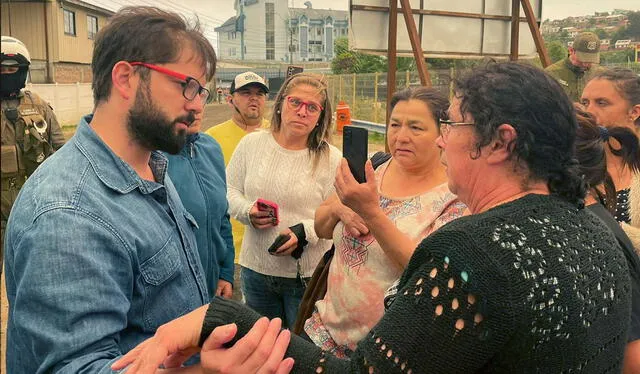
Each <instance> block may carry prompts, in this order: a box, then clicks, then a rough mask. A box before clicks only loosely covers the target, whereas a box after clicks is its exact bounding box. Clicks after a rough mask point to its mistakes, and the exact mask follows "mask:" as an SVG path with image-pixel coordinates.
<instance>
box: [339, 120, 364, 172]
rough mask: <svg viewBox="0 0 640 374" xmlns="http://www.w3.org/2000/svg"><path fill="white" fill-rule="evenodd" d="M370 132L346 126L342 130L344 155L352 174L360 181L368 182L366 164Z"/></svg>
mask: <svg viewBox="0 0 640 374" xmlns="http://www.w3.org/2000/svg"><path fill="white" fill-rule="evenodd" d="M368 146H369V131H367V129H363V128H361V127H354V126H345V127H344V129H343V130H342V154H343V155H344V158H346V159H347V162H348V163H349V169H351V174H353V177H354V178H355V179H356V180H357V181H358V183H364V182H365V181H366V178H365V173H364V164H365V163H366V162H367V153H368V152H367V149H368Z"/></svg>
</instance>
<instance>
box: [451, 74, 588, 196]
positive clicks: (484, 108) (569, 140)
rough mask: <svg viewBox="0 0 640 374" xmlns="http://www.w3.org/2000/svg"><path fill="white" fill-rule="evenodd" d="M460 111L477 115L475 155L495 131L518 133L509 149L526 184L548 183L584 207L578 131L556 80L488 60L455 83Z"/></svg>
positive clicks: (574, 118) (571, 105)
mask: <svg viewBox="0 0 640 374" xmlns="http://www.w3.org/2000/svg"><path fill="white" fill-rule="evenodd" d="M454 90H455V93H456V96H458V97H460V99H461V101H460V111H461V113H462V114H463V115H464V114H470V115H471V116H472V117H473V120H474V123H475V126H474V131H475V134H476V136H477V138H478V142H477V144H476V152H475V153H476V154H475V155H474V157H478V156H479V155H480V148H482V147H484V146H486V145H488V144H489V143H491V141H492V140H494V139H495V137H496V135H497V128H498V127H499V126H500V125H502V124H510V125H511V126H513V128H514V129H515V130H516V132H517V137H516V139H515V140H514V141H513V142H512V143H511V144H509V145H508V147H509V149H511V151H512V155H513V160H514V161H515V163H516V164H515V165H516V167H518V168H521V169H523V170H524V171H525V172H526V173H527V174H528V180H540V181H545V182H546V183H547V186H548V187H549V190H550V192H551V193H552V194H555V195H558V196H561V197H563V198H565V199H566V200H568V201H570V202H573V203H575V204H577V205H579V206H583V205H584V204H583V199H584V196H585V192H586V186H585V183H584V181H583V180H582V178H581V177H580V175H579V174H578V167H577V161H576V159H575V156H574V147H575V137H576V129H577V127H578V124H577V121H576V114H575V110H574V108H573V104H572V103H571V101H570V100H569V97H568V96H567V95H566V94H565V93H564V91H563V90H562V87H561V86H560V85H559V84H558V82H557V81H556V80H555V79H554V78H553V77H551V76H549V75H548V74H547V73H545V72H543V71H542V70H540V69H538V68H536V67H533V66H530V65H525V64H521V63H515V62H506V63H495V62H490V63H488V64H486V65H485V66H482V67H479V68H477V69H475V70H473V71H472V72H471V73H470V74H469V75H468V76H467V77H465V78H462V79H460V80H456V82H455V88H454Z"/></svg>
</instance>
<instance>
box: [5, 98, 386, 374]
mask: <svg viewBox="0 0 640 374" xmlns="http://www.w3.org/2000/svg"><path fill="white" fill-rule="evenodd" d="M267 112H268V113H267V118H270V113H271V111H270V109H269V110H268V111H267ZM232 113H233V108H231V107H229V106H228V105H226V104H210V105H208V106H207V108H206V109H205V115H204V118H203V124H202V131H205V130H207V129H208V128H209V127H212V126H215V125H217V124H218V123H221V122H224V121H226V120H228V119H229V118H231V115H232ZM63 130H64V132H65V136H66V137H67V139H69V138H70V137H71V136H72V135H73V133H74V132H75V128H73V127H65V128H64V129H63ZM378 138H379V137H378ZM370 139H371V138H370ZM331 143H332V144H333V145H334V146H336V147H337V148H338V149H340V150H342V138H341V136H340V135H339V134H334V135H333V137H332V140H331ZM382 150H384V145H383V144H381V142H380V140H376V141H373V142H372V141H370V142H369V152H377V151H382ZM1 281H2V287H1V293H2V295H1V301H0V317H1V318H2V319H1V328H0V340H1V342H2V350H1V354H2V357H1V359H0V374H2V373H6V362H5V361H6V360H5V358H6V345H5V344H6V332H7V314H8V311H9V307H8V302H7V295H6V290H5V282H4V272H2V280H1Z"/></svg>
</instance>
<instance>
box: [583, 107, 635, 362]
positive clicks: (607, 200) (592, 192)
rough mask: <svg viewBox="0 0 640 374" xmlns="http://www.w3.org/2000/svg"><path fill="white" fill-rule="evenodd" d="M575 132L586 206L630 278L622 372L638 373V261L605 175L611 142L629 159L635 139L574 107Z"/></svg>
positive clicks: (628, 132) (619, 155)
mask: <svg viewBox="0 0 640 374" xmlns="http://www.w3.org/2000/svg"><path fill="white" fill-rule="evenodd" d="M576 117H577V118H578V131H577V133H576V134H577V137H576V158H577V159H578V163H579V168H580V174H582V176H583V178H584V180H585V182H586V183H587V188H588V190H587V191H588V192H587V196H586V197H585V204H586V206H587V209H589V210H590V211H591V212H592V213H594V214H595V215H597V216H598V217H599V218H600V219H601V220H602V221H603V222H604V224H605V225H606V226H607V227H608V228H609V229H610V230H611V231H612V232H613V234H614V235H615V237H616V239H618V243H619V244H620V247H622V250H623V252H624V255H625V257H626V259H627V265H628V267H629V275H630V279H631V322H630V325H629V333H628V335H627V347H626V349H625V359H624V369H623V373H625V374H626V373H640V259H639V258H638V255H637V254H636V253H635V251H634V248H633V244H632V243H631V241H630V239H629V237H628V236H627V235H626V234H625V232H624V231H623V230H622V228H621V227H620V225H619V224H618V222H616V220H615V218H614V217H613V215H612V214H615V211H616V190H615V186H614V184H613V180H612V179H611V176H610V175H609V173H608V172H607V153H608V152H611V148H610V147H611V143H612V142H617V143H618V144H619V147H618V148H617V150H614V151H615V152H617V153H618V156H617V157H622V158H623V159H629V158H630V154H632V153H633V152H634V151H636V152H637V148H638V138H637V137H636V136H635V135H634V134H633V132H632V131H631V129H629V128H625V127H612V128H609V129H607V128H606V127H603V126H598V125H597V123H596V120H595V117H594V116H592V115H591V114H589V113H587V112H585V111H584V110H583V109H582V106H581V105H579V104H576Z"/></svg>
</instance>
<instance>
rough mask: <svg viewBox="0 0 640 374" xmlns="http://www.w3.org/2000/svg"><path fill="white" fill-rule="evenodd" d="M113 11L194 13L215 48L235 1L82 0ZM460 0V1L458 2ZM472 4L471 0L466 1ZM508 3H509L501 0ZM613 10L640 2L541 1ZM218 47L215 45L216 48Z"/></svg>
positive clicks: (550, 10)
mask: <svg viewBox="0 0 640 374" xmlns="http://www.w3.org/2000/svg"><path fill="white" fill-rule="evenodd" d="M84 1H87V2H89V3H93V4H96V5H98V6H102V7H105V8H109V9H112V10H117V9H118V8H119V7H121V6H123V5H136V4H137V5H156V6H160V7H163V8H168V9H171V10H174V11H179V12H182V13H184V14H187V15H192V14H194V13H196V14H197V15H198V17H199V19H200V22H201V23H202V24H204V26H205V30H206V34H207V37H208V38H209V39H210V40H211V41H212V42H213V44H214V46H216V43H215V39H216V35H215V32H214V31H213V29H214V28H215V27H217V26H220V24H222V23H223V22H224V21H226V20H227V19H229V17H232V16H234V15H235V10H234V9H233V4H234V0H84ZM305 1H307V0H289V2H290V5H291V4H292V5H293V6H294V7H296V8H304V2H305ZM457 1H461V0H457ZM466 1H471V0H466ZM504 1H509V0H504ZM311 2H312V3H313V7H314V8H321V9H328V8H331V9H340V10H347V9H348V7H349V1H348V0H311ZM613 9H630V10H640V0H542V18H543V19H547V18H550V19H562V18H566V17H569V16H583V15H588V14H593V13H594V12H596V11H599V12H604V11H612V10H613ZM216 47H217V46H216Z"/></svg>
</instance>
